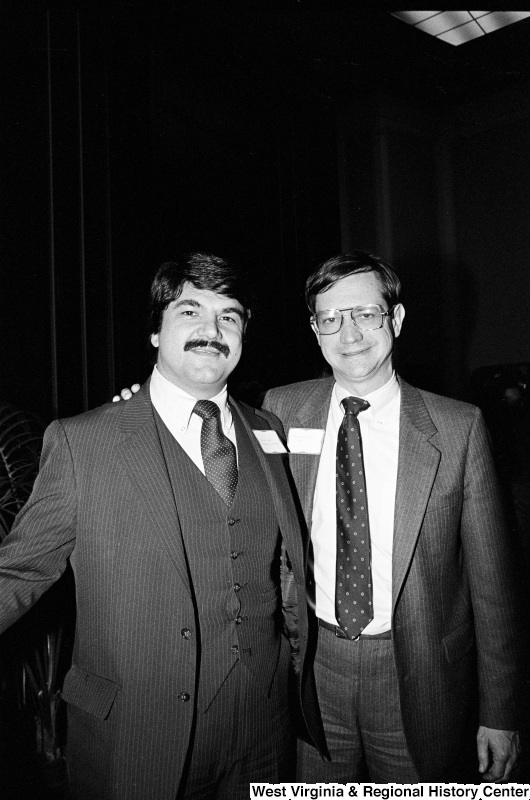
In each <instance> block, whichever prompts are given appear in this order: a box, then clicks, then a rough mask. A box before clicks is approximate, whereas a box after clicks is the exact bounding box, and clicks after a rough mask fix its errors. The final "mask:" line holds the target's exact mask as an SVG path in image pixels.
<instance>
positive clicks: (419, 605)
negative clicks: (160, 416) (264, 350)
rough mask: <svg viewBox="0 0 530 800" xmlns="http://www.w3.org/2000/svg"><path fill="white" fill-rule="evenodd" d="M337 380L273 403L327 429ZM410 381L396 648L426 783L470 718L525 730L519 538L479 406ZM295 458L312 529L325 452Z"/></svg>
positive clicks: (287, 393) (296, 388) (397, 523)
mask: <svg viewBox="0 0 530 800" xmlns="http://www.w3.org/2000/svg"><path fill="white" fill-rule="evenodd" d="M333 385H334V380H333V379H332V378H325V379H320V380H312V381H305V382H302V383H296V384H291V385H289V386H283V387H279V388H277V389H272V390H270V391H269V392H268V393H267V395H266V398H265V402H264V408H267V409H268V410H270V411H272V412H273V413H274V414H275V415H276V416H277V417H278V418H279V419H280V420H281V422H282V424H283V426H284V428H285V432H286V433H287V432H288V430H289V429H291V428H313V429H325V427H326V422H327V418H328V411H329V405H330V400H331V394H332V390H333ZM400 387H401V409H400V425H399V459H398V475H397V489H396V498H395V515H394V533H393V551H392V641H393V651H394V659H395V664H396V669H397V674H398V680H399V699H400V705H401V715H402V720H403V727H404V731H405V735H406V740H407V745H408V749H409V751H410V754H411V756H412V758H413V760H414V763H415V766H416V769H417V771H418V773H419V775H420V777H421V780H425V781H437V780H442V781H443V780H446V779H449V780H450V779H451V778H447V776H448V775H451V774H454V769H455V765H456V764H458V762H459V760H460V759H461V758H462V755H463V753H464V746H465V744H466V741H467V742H469V736H468V733H469V729H470V726H471V729H473V730H474V732H475V733H476V725H478V724H481V725H485V726H487V727H490V728H497V729H502V730H514V729H516V727H517V724H516V720H517V714H516V707H515V706H516V699H515V698H516V674H517V665H516V650H517V637H516V630H517V629H516V624H515V618H516V613H517V609H516V607H515V600H514V580H513V574H512V562H511V559H510V552H511V546H510V542H509V541H508V539H507V537H508V534H507V532H506V528H505V525H504V521H503V512H502V508H501V502H500V499H499V492H498V488H497V482H496V477H495V472H494V468H493V465H492V460H491V455H490V446H489V439H488V435H487V432H486V430H485V426H484V423H483V420H482V416H481V414H480V412H479V410H478V409H477V408H475V407H474V406H471V405H469V404H466V403H462V402H457V401H454V400H451V399H448V398H445V397H441V396H438V395H434V394H431V393H429V392H425V391H422V390H419V389H416V388H414V387H412V386H410V385H409V384H407V383H406V382H405V381H403V380H400ZM289 461H290V467H291V471H292V475H293V477H294V481H295V483H296V486H297V489H298V494H299V497H300V500H301V503H302V506H303V511H304V515H305V519H306V521H307V525H308V528H309V531H310V529H311V519H312V509H313V495H314V491H315V483H316V478H317V471H318V464H319V456H318V455H310V454H301V453H299V454H291V455H290V457H289ZM313 627H314V626H312V628H313ZM315 631H316V628H315ZM344 701H345V702H347V698H345V699H344ZM466 737H467V738H466ZM473 738H474V737H473ZM475 753H476V748H475ZM475 763H476V755H475ZM452 771H453V772H452Z"/></svg>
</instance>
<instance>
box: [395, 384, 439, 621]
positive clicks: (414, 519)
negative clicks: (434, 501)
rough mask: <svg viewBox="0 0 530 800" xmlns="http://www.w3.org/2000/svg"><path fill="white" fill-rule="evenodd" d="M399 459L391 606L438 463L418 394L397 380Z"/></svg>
mask: <svg viewBox="0 0 530 800" xmlns="http://www.w3.org/2000/svg"><path fill="white" fill-rule="evenodd" d="M400 385H401V412H400V422H399V462H398V475H397V487H396V505H395V512H394V542H393V551H392V607H393V608H394V607H395V604H396V602H397V599H398V597H399V594H400V592H401V588H402V586H403V581H404V579H405V575H406V574H407V571H408V569H409V566H410V561H411V559H412V556H413V553H414V549H415V547H416V542H417V539H418V535H419V532H420V528H421V524H422V521H423V516H424V514H425V509H426V507H427V502H428V500H429V496H430V493H431V489H432V486H433V483H434V479H435V477H436V473H437V471H438V465H439V463H440V455H441V454H440V450H439V449H438V448H437V447H436V445H435V444H434V443H433V442H431V441H430V440H431V439H432V438H433V437H434V436H435V435H436V434H437V428H436V426H435V425H434V423H433V421H432V419H431V416H430V414H429V412H428V410H427V408H426V406H425V403H424V402H423V399H422V397H421V394H420V393H419V392H418V390H417V389H414V388H413V387H412V386H409V384H407V383H405V382H404V381H401V380H400Z"/></svg>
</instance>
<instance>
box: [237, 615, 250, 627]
mask: <svg viewBox="0 0 530 800" xmlns="http://www.w3.org/2000/svg"><path fill="white" fill-rule="evenodd" d="M247 619H248V617H240V616H237V617H236V625H241V623H242V622H245V620H247Z"/></svg>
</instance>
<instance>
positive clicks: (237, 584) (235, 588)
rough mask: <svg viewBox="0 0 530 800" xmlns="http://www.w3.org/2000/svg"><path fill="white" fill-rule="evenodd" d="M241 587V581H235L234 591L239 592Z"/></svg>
mask: <svg viewBox="0 0 530 800" xmlns="http://www.w3.org/2000/svg"><path fill="white" fill-rule="evenodd" d="M240 589H241V584H240V583H234V592H239V590H240Z"/></svg>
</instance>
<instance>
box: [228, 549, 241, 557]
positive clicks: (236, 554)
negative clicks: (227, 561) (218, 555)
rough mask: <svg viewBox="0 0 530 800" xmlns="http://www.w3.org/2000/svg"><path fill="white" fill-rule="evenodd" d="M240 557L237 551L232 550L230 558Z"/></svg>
mask: <svg viewBox="0 0 530 800" xmlns="http://www.w3.org/2000/svg"><path fill="white" fill-rule="evenodd" d="M238 555H240V554H239V553H238V552H237V550H232V552H231V553H230V558H237V557H238Z"/></svg>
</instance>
